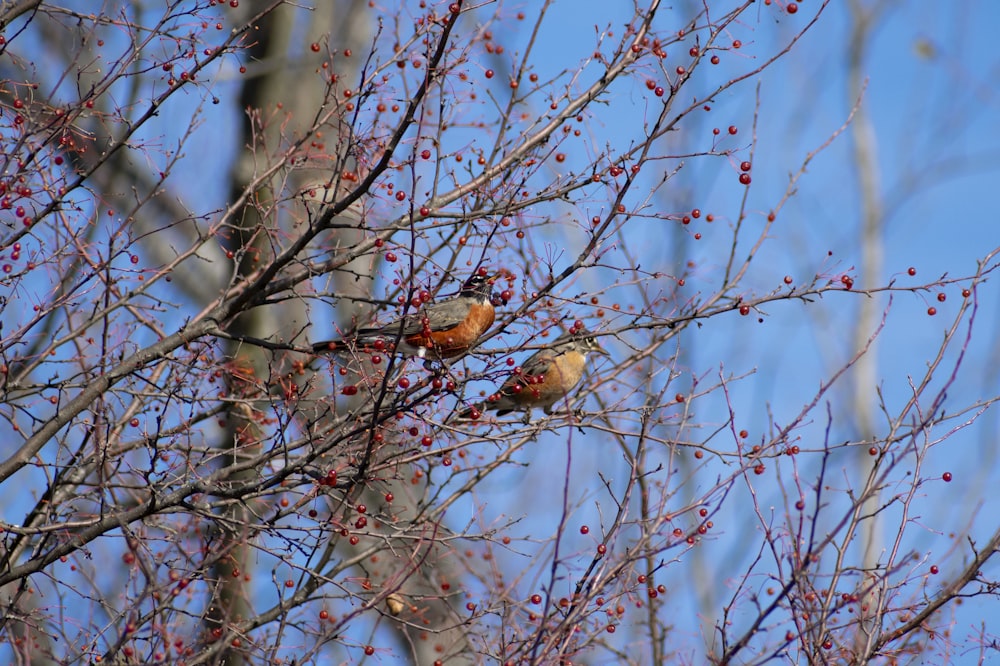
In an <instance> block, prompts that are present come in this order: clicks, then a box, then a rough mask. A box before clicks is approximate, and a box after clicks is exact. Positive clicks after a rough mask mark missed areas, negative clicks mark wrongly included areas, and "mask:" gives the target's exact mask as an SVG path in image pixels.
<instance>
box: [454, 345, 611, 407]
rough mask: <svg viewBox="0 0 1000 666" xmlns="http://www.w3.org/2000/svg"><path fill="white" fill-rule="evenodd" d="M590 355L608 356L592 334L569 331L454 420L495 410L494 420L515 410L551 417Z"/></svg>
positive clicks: (573, 384) (575, 383)
mask: <svg viewBox="0 0 1000 666" xmlns="http://www.w3.org/2000/svg"><path fill="white" fill-rule="evenodd" d="M590 352H596V353H598V354H604V355H605V356H610V354H608V352H607V351H606V350H604V349H603V348H602V347H601V346H600V345H599V344H598V343H597V339H596V338H595V337H594V335H593V333H591V332H590V331H588V330H587V329H585V328H582V327H579V328H575V329H574V328H571V329H570V331H569V332H568V333H563V334H562V335H560V336H559V337H558V338H556V339H555V340H554V341H553V342H552V344H551V345H549V346H548V347H546V348H544V349H540V350H538V351H537V352H535V354H534V355H533V356H531V357H530V358H529V359H528V360H527V361H525V363H524V365H523V366H522V367H521V369H520V372H518V371H515V373H514V374H512V375H511V376H510V377H508V378H507V381H505V382H504V383H503V386H501V387H500V390H499V391H497V392H496V393H494V394H493V395H491V396H490V397H489V398H487V399H486V400H485V401H483V402H480V403H477V404H476V405H473V406H472V407H469V408H468V409H465V410H463V411H462V412H460V413H459V414H458V416H457V418H458V419H464V420H470V419H471V420H476V419H478V418H479V417H480V416H481V415H482V414H483V412H485V411H486V410H496V413H497V416H503V415H504V414H509V413H510V412H513V411H515V410H524V411H528V412H530V411H531V409H532V408H534V407H543V408H544V409H545V413H546V414H551V413H552V406H553V405H554V404H555V403H556V402H558V401H559V400H561V399H562V398H564V397H566V396H567V395H569V392H570V391H571V390H573V387H575V386H576V385H577V384H578V383H579V382H580V379H581V378H582V377H583V369H584V366H585V364H586V361H587V354H589V353H590Z"/></svg>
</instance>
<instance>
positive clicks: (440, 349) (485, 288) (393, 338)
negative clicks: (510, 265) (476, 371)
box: [313, 269, 500, 359]
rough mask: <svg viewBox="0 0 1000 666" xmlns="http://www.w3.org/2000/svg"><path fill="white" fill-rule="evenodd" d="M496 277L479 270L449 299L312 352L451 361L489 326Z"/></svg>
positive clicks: (323, 344) (473, 344)
mask: <svg viewBox="0 0 1000 666" xmlns="http://www.w3.org/2000/svg"><path fill="white" fill-rule="evenodd" d="M499 276H500V273H497V274H495V275H487V274H486V271H485V269H480V271H479V272H477V273H476V274H474V275H473V276H472V277H470V278H469V279H468V280H466V281H465V284H463V285H462V289H461V290H460V291H459V292H458V294H457V295H455V296H454V297H452V298H449V299H448V300H445V301H441V302H440V303H432V304H430V305H427V306H425V307H423V308H421V309H419V310H417V311H415V312H410V313H409V314H407V315H406V316H404V317H402V318H400V319H397V320H396V321H394V322H391V323H389V324H386V325H385V326H379V327H374V328H362V329H360V330H358V332H357V333H355V334H354V335H353V336H351V337H347V338H341V339H340V340H328V341H325V342H317V343H315V344H314V345H313V351H314V352H315V353H317V354H319V353H323V352H340V351H346V350H349V349H351V348H360V347H373V348H375V349H378V350H387V351H389V350H392V349H393V347H394V346H395V351H397V352H398V353H400V354H405V355H407V356H418V357H420V358H432V359H434V358H451V357H453V356H458V355H460V354H463V353H465V352H466V351H468V350H469V349H471V348H472V347H474V346H475V345H476V343H477V342H479V338H481V337H482V336H483V334H484V333H486V331H488V330H489V329H490V327H491V326H492V325H493V321H494V319H495V317H496V312H495V310H494V309H493V295H492V288H493V283H494V282H495V281H496V279H497V278H498V277H499Z"/></svg>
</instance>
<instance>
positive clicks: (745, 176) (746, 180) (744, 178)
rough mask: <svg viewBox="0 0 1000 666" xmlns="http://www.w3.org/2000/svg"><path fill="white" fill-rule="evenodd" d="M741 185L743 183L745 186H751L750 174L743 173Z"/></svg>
mask: <svg viewBox="0 0 1000 666" xmlns="http://www.w3.org/2000/svg"><path fill="white" fill-rule="evenodd" d="M740 183H742V184H744V185H749V184H750V174H748V173H741V174H740Z"/></svg>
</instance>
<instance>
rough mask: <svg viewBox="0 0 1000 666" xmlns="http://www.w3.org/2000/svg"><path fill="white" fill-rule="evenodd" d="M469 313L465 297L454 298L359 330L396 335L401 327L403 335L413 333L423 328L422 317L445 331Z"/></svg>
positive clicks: (456, 324) (372, 333)
mask: <svg viewBox="0 0 1000 666" xmlns="http://www.w3.org/2000/svg"><path fill="white" fill-rule="evenodd" d="M468 314H469V304H468V303H467V302H465V299H462V298H456V299H453V300H449V301H443V302H441V303H432V304H431V305H428V306H427V307H425V308H423V309H422V310H420V311H418V312H410V313H409V314H407V315H406V316H405V317H403V318H402V319H400V320H398V321H394V322H392V323H391V324H386V325H385V326H382V327H379V328H364V329H361V331H359V333H360V334H361V335H385V336H392V337H395V336H398V335H399V334H400V328H401V327H402V329H403V332H402V334H403V335H415V334H416V333H419V332H420V331H422V330H423V328H424V318H425V317H426V318H428V319H429V320H430V322H431V328H432V329H434V330H435V331H447V330H448V329H450V328H455V327H456V326H458V325H459V324H461V323H462V322H463V321H465V317H466V315H468Z"/></svg>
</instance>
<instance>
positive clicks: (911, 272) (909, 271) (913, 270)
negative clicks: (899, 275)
mask: <svg viewBox="0 0 1000 666" xmlns="http://www.w3.org/2000/svg"><path fill="white" fill-rule="evenodd" d="M906 273H907V275H909V276H911V277H912V276H914V275H916V274H917V269H916V268H914V267H913V266H910V267H909V268H907V269H906Z"/></svg>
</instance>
